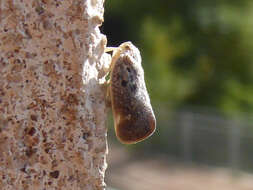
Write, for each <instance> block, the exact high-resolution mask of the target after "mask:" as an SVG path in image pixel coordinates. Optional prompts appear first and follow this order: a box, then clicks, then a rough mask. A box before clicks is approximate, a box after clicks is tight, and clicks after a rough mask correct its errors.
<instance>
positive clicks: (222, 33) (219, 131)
mask: <svg viewBox="0 0 253 190" xmlns="http://www.w3.org/2000/svg"><path fill="white" fill-rule="evenodd" d="M252 18H253V1H252V0H181V1H178V0H156V1H153V0H106V1H105V22H104V24H103V26H102V27H101V31H102V33H104V34H106V35H107V39H108V46H118V45H120V44H121V43H122V42H125V41H132V42H133V44H135V45H136V46H137V47H138V48H139V50H140V51H141V54H142V60H143V62H142V65H143V67H144V71H145V80H146V85H147V88H148V91H149V94H150V98H151V103H152V105H153V108H154V112H155V115H156V118H157V131H156V132H155V134H154V135H153V136H152V137H150V138H149V139H147V140H145V141H143V142H141V143H138V144H136V145H131V146H126V145H121V144H120V143H118V141H117V140H116V138H115V133H114V129H113V123H112V119H111V120H109V121H108V126H109V127H108V128H109V134H108V136H109V155H108V162H109V163H108V169H107V173H106V176H107V179H106V183H107V185H108V186H110V187H112V189H117V190H137V189H138V190H144V189H145V190H149V189H161V190H167V189H168V190H169V189H172V190H186V189H187V190H193V189H194V190H197V189H205V190H209V189H215V190H225V189H230V190H233V189H236V190H244V189H245V190H246V189H247V190H252V189H253V177H252V176H253V175H252V174H253V151H252V150H253V149H252V147H253V125H252V119H253V118H252V117H251V116H252V113H253V53H252V52H253V19H252Z"/></svg>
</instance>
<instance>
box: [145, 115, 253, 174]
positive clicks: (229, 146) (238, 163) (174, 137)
mask: <svg viewBox="0 0 253 190" xmlns="http://www.w3.org/2000/svg"><path fill="white" fill-rule="evenodd" d="M166 117H167V118H166V120H165V119H162V120H160V121H159V119H158V130H157V134H156V135H155V137H154V139H153V140H154V141H153V142H155V143H154V144H157V142H158V141H159V142H158V144H159V147H160V148H161V147H162V149H163V151H166V152H167V153H168V154H169V155H172V156H176V157H177V158H178V159H181V160H183V161H186V162H198V163H204V164H208V165H214V166H220V167H229V168H232V169H239V170H247V171H251V172H252V171H253V164H252V161H253V126H252V125H251V123H250V122H249V120H248V119H245V120H242V119H241V120H235V119H234V118H225V117H221V116H218V115H212V114H210V113H208V114H207V113H198V112H191V111H184V112H176V113H173V114H170V116H169V117H168V116H166ZM149 146H150V145H149ZM154 146H156V145H154ZM154 148H156V149H157V147H154Z"/></svg>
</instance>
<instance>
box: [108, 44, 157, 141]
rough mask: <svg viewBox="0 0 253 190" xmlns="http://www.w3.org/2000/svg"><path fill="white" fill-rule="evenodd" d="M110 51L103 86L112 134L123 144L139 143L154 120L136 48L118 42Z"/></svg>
mask: <svg viewBox="0 0 253 190" xmlns="http://www.w3.org/2000/svg"><path fill="white" fill-rule="evenodd" d="M108 51H112V52H113V54H112V61H111V65H110V82H109V86H108V89H107V93H108V96H109V97H110V102H111V106H112V112H113V117H114V128H115V132H116V136H117V138H118V140H119V141H120V142H122V143H123V144H133V143H137V142H140V141H142V140H144V139H146V138H147V137H149V136H151V135H152V134H153V132H154V131H155V128H156V119H155V115H154V112H153V109H152V106H151V104H150V99H149V95H148V92H147V89H146V85H145V81H144V71H143V68H142V66H141V55H140V52H139V50H138V49H137V48H136V47H135V46H134V45H133V44H132V43H131V42H125V43H122V44H121V45H120V46H119V47H117V48H107V49H106V52H108Z"/></svg>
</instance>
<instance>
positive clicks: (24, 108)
mask: <svg viewBox="0 0 253 190" xmlns="http://www.w3.org/2000/svg"><path fill="white" fill-rule="evenodd" d="M102 21H103V0H61V1H52V0H41V1H39V0H33V1H32V0H19V1H16V0H0V189H4V190H14V189H18V190H44V189H45V190H49V189H55V190H64V189H68V190H71V189H73V190H100V189H104V187H105V184H104V172H105V168H106V162H105V154H106V151H107V144H106V127H105V119H106V111H105V110H106V107H105V100H104V99H105V98H104V97H105V96H104V91H103V89H102V85H101V83H103V82H104V80H105V79H104V74H105V73H104V72H103V65H105V64H106V63H108V59H107V57H106V55H105V54H104V48H105V46H106V38H105V37H104V36H103V35H102V34H101V33H100V31H99V29H98V27H99V26H100V25H101V23H102Z"/></svg>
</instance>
